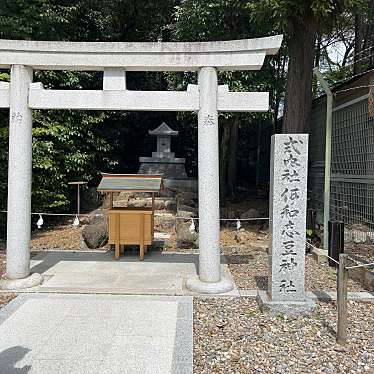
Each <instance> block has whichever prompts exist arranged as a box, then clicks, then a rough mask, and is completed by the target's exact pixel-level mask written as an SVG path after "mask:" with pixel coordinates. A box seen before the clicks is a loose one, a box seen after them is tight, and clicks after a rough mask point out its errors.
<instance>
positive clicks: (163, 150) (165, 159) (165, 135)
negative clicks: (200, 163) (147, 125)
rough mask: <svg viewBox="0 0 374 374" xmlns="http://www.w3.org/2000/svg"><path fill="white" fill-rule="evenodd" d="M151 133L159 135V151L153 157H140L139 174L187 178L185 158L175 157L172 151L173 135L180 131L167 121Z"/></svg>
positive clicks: (153, 153)
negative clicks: (173, 128)
mask: <svg viewBox="0 0 374 374" xmlns="http://www.w3.org/2000/svg"><path fill="white" fill-rule="evenodd" d="M149 135H152V136H156V137H157V151H156V152H152V157H139V162H140V168H139V171H138V174H162V175H163V178H165V179H187V178H188V177H187V174H186V170H185V162H186V160H185V159H184V158H177V157H175V154H174V152H171V151H170V144H171V137H172V136H178V131H174V130H172V129H171V128H170V127H169V126H168V125H167V124H166V123H165V122H163V123H161V125H160V126H159V127H157V128H156V129H154V130H152V131H149Z"/></svg>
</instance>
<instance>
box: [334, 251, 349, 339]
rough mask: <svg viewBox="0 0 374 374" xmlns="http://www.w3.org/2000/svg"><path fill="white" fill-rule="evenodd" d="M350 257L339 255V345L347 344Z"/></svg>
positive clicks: (337, 337)
mask: <svg viewBox="0 0 374 374" xmlns="http://www.w3.org/2000/svg"><path fill="white" fill-rule="evenodd" d="M347 260H348V255H347V254H345V253H341V254H340V255H339V269H338V286H337V303H338V328H337V334H336V341H337V342H338V343H339V344H346V343H347V288H348V270H347Z"/></svg>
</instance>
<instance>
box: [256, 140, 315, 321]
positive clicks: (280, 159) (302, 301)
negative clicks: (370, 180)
mask: <svg viewBox="0 0 374 374" xmlns="http://www.w3.org/2000/svg"><path fill="white" fill-rule="evenodd" d="M270 160H271V165H270V198H269V205H270V206H269V211H270V223H269V230H270V238H271V239H270V252H269V286H268V290H267V292H266V291H259V294H258V301H259V304H260V307H261V309H263V310H267V311H270V312H271V313H273V314H279V313H281V314H283V313H284V314H308V313H311V312H312V311H313V310H314V308H315V304H314V301H313V300H312V299H311V298H310V295H309V294H308V293H307V292H306V291H305V245H306V243H305V241H306V231H305V230H306V202H307V174H308V135H305V134H288V135H285V134H277V135H273V136H272V138H271V158H270Z"/></svg>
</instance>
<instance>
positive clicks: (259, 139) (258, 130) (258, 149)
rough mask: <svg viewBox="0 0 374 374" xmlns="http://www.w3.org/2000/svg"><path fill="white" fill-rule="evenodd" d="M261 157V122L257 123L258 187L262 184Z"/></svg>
mask: <svg viewBox="0 0 374 374" xmlns="http://www.w3.org/2000/svg"><path fill="white" fill-rule="evenodd" d="M260 157H261V123H260V122H259V123H258V125H257V162H256V187H258V185H259V184H260Z"/></svg>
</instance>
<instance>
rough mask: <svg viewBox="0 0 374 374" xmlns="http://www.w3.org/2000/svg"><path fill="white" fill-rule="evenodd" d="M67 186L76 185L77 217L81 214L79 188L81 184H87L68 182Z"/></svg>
mask: <svg viewBox="0 0 374 374" xmlns="http://www.w3.org/2000/svg"><path fill="white" fill-rule="evenodd" d="M68 184H71V185H76V186H77V216H78V217H79V215H80V213H81V194H80V187H81V184H87V182H80V181H78V182H68Z"/></svg>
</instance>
